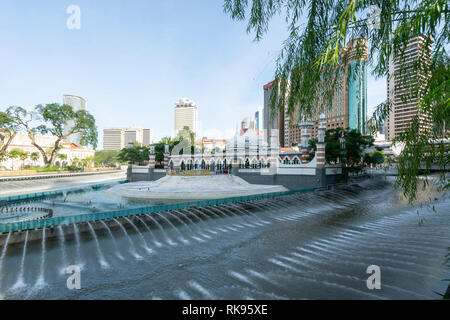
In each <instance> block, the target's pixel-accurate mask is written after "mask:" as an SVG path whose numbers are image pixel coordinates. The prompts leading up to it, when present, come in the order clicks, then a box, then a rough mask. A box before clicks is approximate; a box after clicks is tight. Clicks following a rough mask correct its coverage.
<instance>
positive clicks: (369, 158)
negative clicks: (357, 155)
mask: <svg viewBox="0 0 450 320" xmlns="http://www.w3.org/2000/svg"><path fill="white" fill-rule="evenodd" d="M385 160H386V156H385V155H384V152H383V151H378V150H377V151H374V152H371V153H366V154H365V155H364V162H365V163H367V164H368V165H371V164H373V165H375V166H376V165H379V164H382V163H384V161H385Z"/></svg>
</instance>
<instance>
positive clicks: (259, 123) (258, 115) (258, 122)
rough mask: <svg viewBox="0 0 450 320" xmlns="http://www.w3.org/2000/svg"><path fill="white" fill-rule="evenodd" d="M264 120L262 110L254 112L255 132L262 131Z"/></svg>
mask: <svg viewBox="0 0 450 320" xmlns="http://www.w3.org/2000/svg"><path fill="white" fill-rule="evenodd" d="M263 126H264V120H263V108H258V110H257V111H256V112H255V130H258V131H261V130H263Z"/></svg>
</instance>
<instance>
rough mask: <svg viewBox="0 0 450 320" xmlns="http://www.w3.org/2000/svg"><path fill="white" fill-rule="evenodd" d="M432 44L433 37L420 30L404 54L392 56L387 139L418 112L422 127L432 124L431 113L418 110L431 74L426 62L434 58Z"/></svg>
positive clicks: (409, 121) (396, 133)
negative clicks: (429, 121)
mask: <svg viewBox="0 0 450 320" xmlns="http://www.w3.org/2000/svg"><path fill="white" fill-rule="evenodd" d="M431 47H432V43H431V39H430V38H428V37H427V36H426V35H424V34H418V35H417V36H415V37H413V38H411V39H410V40H409V41H408V43H407V45H406V48H404V51H403V52H402V54H401V56H398V57H394V56H393V55H391V58H390V59H389V66H388V77H387V97H388V101H389V102H390V104H391V108H390V112H389V115H388V116H387V117H386V119H385V122H384V127H383V129H384V130H383V131H384V133H385V135H386V140H392V139H394V138H396V137H398V136H399V135H400V134H401V133H402V132H404V131H405V130H407V129H408V128H409V126H410V124H411V120H412V119H413V118H414V117H415V116H417V115H418V116H419V120H420V126H421V128H429V127H430V124H429V123H428V120H429V116H428V115H426V114H418V111H419V108H418V105H419V102H420V99H421V95H422V89H423V88H424V86H425V82H426V81H424V80H425V79H426V78H427V77H429V76H430V74H429V71H428V72H427V70H426V66H427V65H429V64H430V61H431ZM416 90H417V91H416Z"/></svg>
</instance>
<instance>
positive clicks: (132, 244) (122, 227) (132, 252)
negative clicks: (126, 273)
mask: <svg viewBox="0 0 450 320" xmlns="http://www.w3.org/2000/svg"><path fill="white" fill-rule="evenodd" d="M113 220H114V221H115V222H116V223H117V224H118V225H119V227H120V229H121V230H122V231H123V233H124V234H125V237H127V239H128V242H129V243H130V247H131V250H130V252H131V255H132V256H133V257H134V258H135V259H138V260H142V256H141V255H139V254H138V253H137V252H136V247H135V246H134V243H133V240H131V238H130V236H129V235H128V232H127V230H126V229H125V227H124V226H123V225H122V224H121V223H120V221H119V220H117V219H113Z"/></svg>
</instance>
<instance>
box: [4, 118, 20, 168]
mask: <svg viewBox="0 0 450 320" xmlns="http://www.w3.org/2000/svg"><path fill="white" fill-rule="evenodd" d="M17 131H18V127H17V124H16V122H15V121H14V118H13V117H12V116H11V113H10V112H8V111H6V112H1V111H0V161H2V160H5V159H6V158H7V157H8V155H7V152H6V150H7V149H8V147H9V145H10V144H11V142H12V140H13V139H14V137H15V136H16V134H17Z"/></svg>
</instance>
